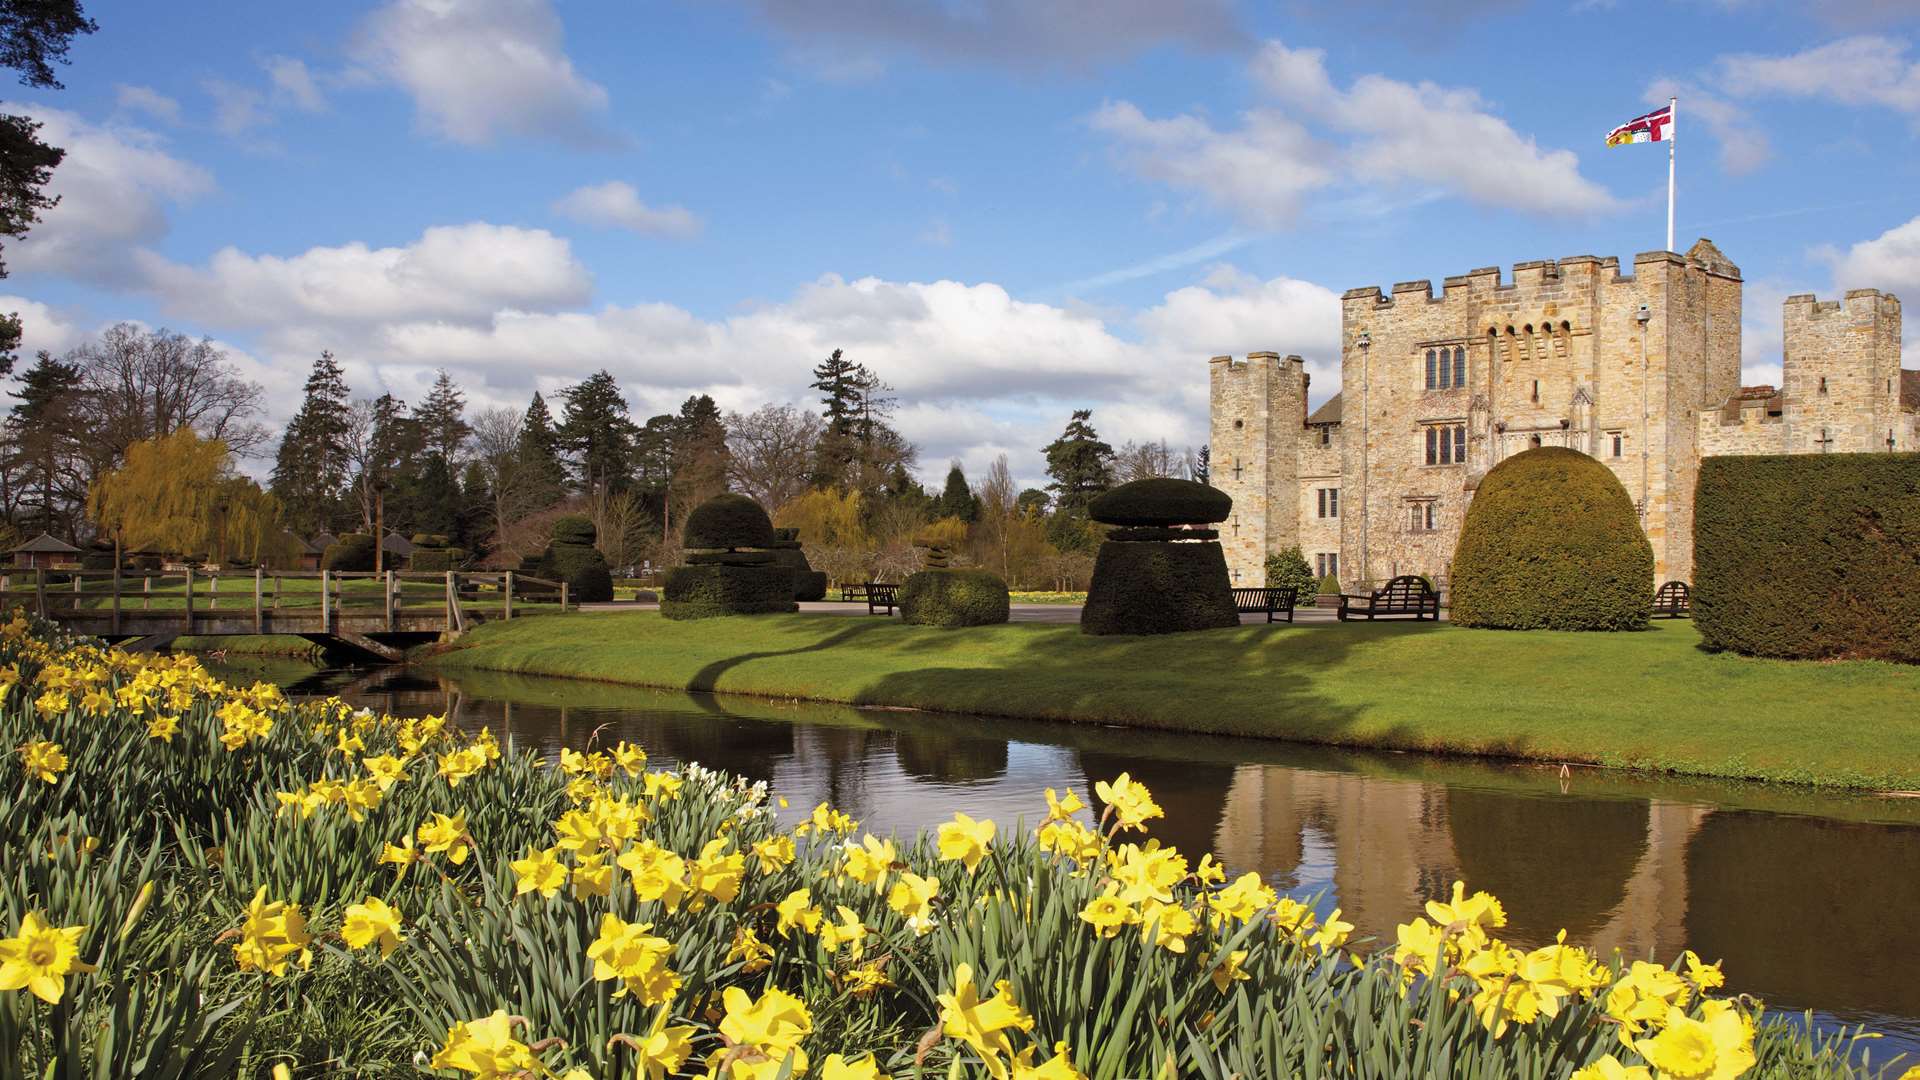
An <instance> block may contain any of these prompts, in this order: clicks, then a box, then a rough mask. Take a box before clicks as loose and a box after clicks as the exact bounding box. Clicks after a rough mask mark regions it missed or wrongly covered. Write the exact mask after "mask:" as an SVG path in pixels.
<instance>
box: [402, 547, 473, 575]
mask: <svg viewBox="0 0 1920 1080" xmlns="http://www.w3.org/2000/svg"><path fill="white" fill-rule="evenodd" d="M466 562H467V549H466V548H457V547H425V548H423V547H416V548H414V549H413V554H412V555H410V556H408V558H407V568H408V569H410V570H428V571H433V572H436V573H438V572H440V571H443V570H458V569H460V568H461V567H462V566H465V565H466Z"/></svg>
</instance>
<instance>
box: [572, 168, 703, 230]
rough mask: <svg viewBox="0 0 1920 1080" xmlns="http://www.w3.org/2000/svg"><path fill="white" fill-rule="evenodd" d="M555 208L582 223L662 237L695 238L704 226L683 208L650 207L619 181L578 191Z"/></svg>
mask: <svg viewBox="0 0 1920 1080" xmlns="http://www.w3.org/2000/svg"><path fill="white" fill-rule="evenodd" d="M553 209H554V212H555V213H557V214H560V215H562V216H563V217H568V218H572V219H573V220H575V221H578V222H581V223H582V224H586V225H602V226H606V227H608V228H614V229H627V230H629V231H632V232H637V233H651V234H656V235H660V236H693V235H695V234H696V233H698V232H699V231H700V230H701V228H702V227H703V225H704V223H703V222H702V221H701V220H700V216H699V215H698V214H695V213H694V212H693V211H691V210H688V209H687V208H686V207H684V206H657V207H656V206H648V205H647V204H646V203H644V202H641V201H640V193H639V192H637V191H635V190H634V188H633V185H632V184H628V183H625V182H623V181H620V180H609V181H607V182H606V183H604V184H593V185H590V186H587V187H582V188H575V189H574V190H573V191H570V192H568V193H567V194H566V195H564V196H562V197H561V198H560V199H559V200H558V201H556V202H555V203H554V204H553Z"/></svg>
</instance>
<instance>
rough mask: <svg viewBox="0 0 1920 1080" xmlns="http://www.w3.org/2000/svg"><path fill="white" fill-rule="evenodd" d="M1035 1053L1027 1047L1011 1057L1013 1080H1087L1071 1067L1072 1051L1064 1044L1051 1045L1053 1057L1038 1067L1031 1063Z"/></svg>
mask: <svg viewBox="0 0 1920 1080" xmlns="http://www.w3.org/2000/svg"><path fill="white" fill-rule="evenodd" d="M1035 1052H1036V1048H1035V1047H1032V1046H1029V1047H1027V1048H1026V1049H1024V1050H1022V1051H1020V1052H1019V1053H1018V1054H1015V1055H1014V1056H1013V1080H1087V1078H1086V1074H1084V1073H1082V1072H1081V1071H1080V1070H1079V1069H1076V1068H1074V1067H1073V1051H1072V1050H1070V1049H1068V1047H1067V1044H1066V1043H1063V1042H1061V1043H1055V1044H1053V1056H1052V1057H1050V1058H1048V1059H1047V1060H1045V1061H1043V1062H1041V1063H1040V1064H1038V1065H1035V1064H1034V1063H1033V1055H1034V1053H1035Z"/></svg>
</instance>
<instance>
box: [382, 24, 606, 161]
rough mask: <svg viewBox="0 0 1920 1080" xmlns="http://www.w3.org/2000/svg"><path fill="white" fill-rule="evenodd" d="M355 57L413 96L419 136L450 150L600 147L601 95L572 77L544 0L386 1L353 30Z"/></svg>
mask: <svg viewBox="0 0 1920 1080" xmlns="http://www.w3.org/2000/svg"><path fill="white" fill-rule="evenodd" d="M355 53H356V56H357V58H358V60H359V61H360V62H361V63H363V64H365V65H367V67H368V68H370V69H371V70H372V71H373V72H374V73H376V74H377V75H378V76H380V77H381V78H384V79H386V80H387V81H389V82H392V83H395V84H397V85H399V86H401V87H404V88H405V89H406V90H407V92H408V93H410V94H411V95H413V101H414V107H415V109H416V110H417V112H418V118H419V122H420V124H421V126H423V127H425V128H426V129H427V130H429V131H432V132H433V133H435V134H438V135H441V136H444V137H446V138H448V139H452V140H453V141H455V142H462V143H485V142H489V141H491V140H492V139H493V138H494V137H495V136H496V135H499V134H502V133H507V134H514V135H530V136H536V137H544V138H554V139H559V140H562V141H568V142H575V143H598V142H605V141H606V139H607V136H606V135H605V134H604V133H603V132H602V131H600V129H599V117H600V114H601V113H602V112H604V111H605V109H606V107H607V92H606V90H605V89H604V88H603V87H601V86H600V85H599V84H598V83H595V82H593V81H592V80H590V79H588V78H586V77H584V76H583V75H581V74H580V73H579V72H577V71H575V70H574V67H573V61H572V60H570V59H568V58H567V54H566V51H565V49H564V48H563V41H562V27H561V24H560V16H559V15H558V14H557V13H556V12H555V11H554V9H553V6H552V5H551V4H550V3H548V2H547V0H392V2H391V3H389V4H387V5H386V6H385V7H383V8H381V9H380V10H378V11H376V12H374V13H373V14H372V15H370V16H368V17H367V19H366V21H365V22H364V23H363V24H362V25H361V27H360V31H359V35H358V42H357V45H356V48H355Z"/></svg>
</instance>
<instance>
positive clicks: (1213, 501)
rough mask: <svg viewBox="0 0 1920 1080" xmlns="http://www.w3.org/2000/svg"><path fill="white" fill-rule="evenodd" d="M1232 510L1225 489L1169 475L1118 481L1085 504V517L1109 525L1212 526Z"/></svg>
mask: <svg viewBox="0 0 1920 1080" xmlns="http://www.w3.org/2000/svg"><path fill="white" fill-rule="evenodd" d="M1232 512H1233V499H1232V497H1230V496H1229V495H1228V494H1227V493H1226V492H1224V491H1221V490H1219V489H1217V488H1210V487H1208V486H1207V485H1205V484H1197V483H1195V482H1193V481H1192V480H1176V479H1174V478H1173V477H1171V476H1157V477H1152V478H1149V479H1146V480H1135V481H1133V482H1132V483H1129V484H1121V485H1120V486H1119V487H1117V488H1114V489H1113V490H1111V491H1108V492H1106V493H1104V494H1102V495H1100V496H1099V497H1098V498H1096V499H1094V500H1093V501H1092V502H1091V503H1088V504H1087V516H1089V517H1091V518H1092V519H1093V520H1095V521H1099V522H1103V523H1105V524H1108V525H1211V524H1213V523H1214V522H1216V521H1225V520H1227V515H1229V514H1231V513H1232Z"/></svg>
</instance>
